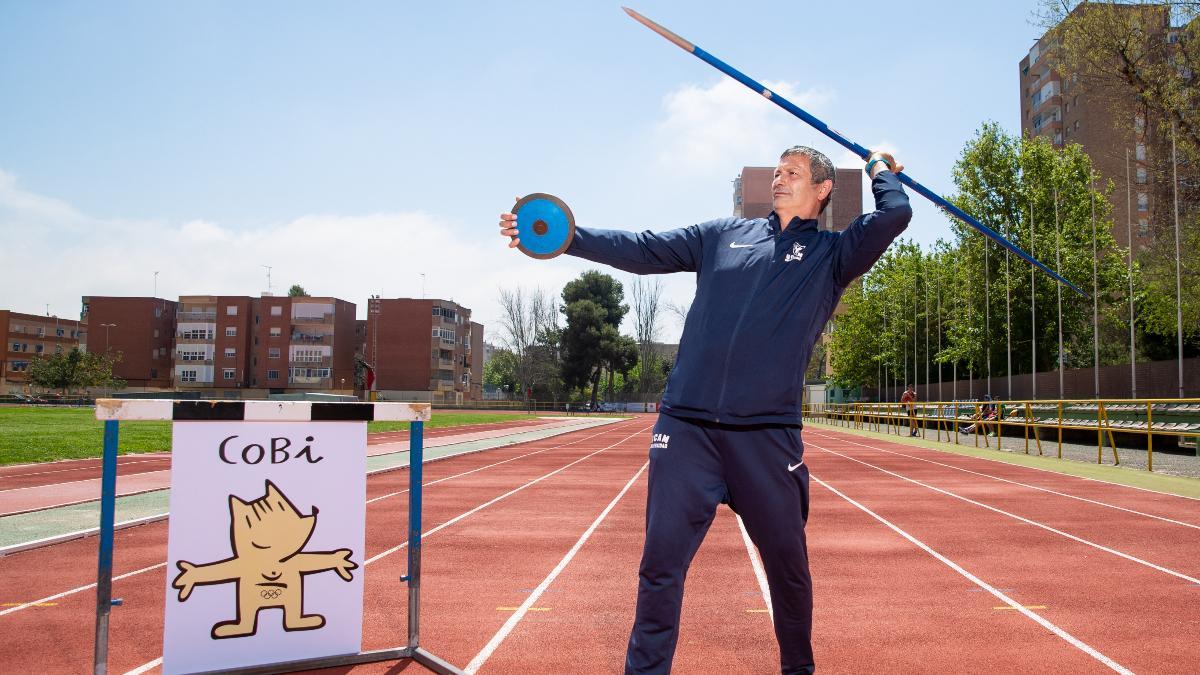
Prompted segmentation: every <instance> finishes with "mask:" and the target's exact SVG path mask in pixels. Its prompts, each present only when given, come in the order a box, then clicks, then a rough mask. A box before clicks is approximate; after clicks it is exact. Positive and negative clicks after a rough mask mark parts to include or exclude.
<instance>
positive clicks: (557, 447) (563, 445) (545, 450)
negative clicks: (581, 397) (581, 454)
mask: <svg viewBox="0 0 1200 675" xmlns="http://www.w3.org/2000/svg"><path fill="white" fill-rule="evenodd" d="M608 431H611V429H607V430H605V431H602V432H600V433H597V434H592V435H591V436H584V437H583V438H579V439H576V440H574V441H571V442H570V443H563V444H561V445H555V446H552V447H549V448H542V449H541V450H535V451H533V452H527V453H525V454H524V455H518V456H516V457H512V458H509V459H505V460H502V461H499V462H495V463H492V464H488V465H486V466H481V467H479V468H478V469H472V470H470V471H464V472H462V473H459V474H455V475H453V476H447V477H446V478H439V479H438V480H435V481H430V482H428V483H423V484H422V485H423V486H425V487H428V486H430V485H436V484H438V483H441V482H442V481H447V480H450V479H451V478H459V477H461V476H466V475H468V474H472V473H475V472H477V471H483V470H484V469H490V468H492V467H494V466H500V465H501V464H507V463H508V462H513V461H516V460H518V459H523V458H525V457H529V456H531V455H538V454H541V453H543V452H549V451H550V450H558V449H560V448H565V447H568V446H572V445H575V444H576V443H582V442H584V441H590V440H592V439H593V438H596V437H597V436H603V435H604V434H605V433H607V432H608ZM551 438H553V437H551ZM406 492H408V488H405V489H403V490H397V491H396V492H389V493H388V494H385V495H380V496H378V497H372V498H371V499H368V500H367V503H368V504H370V503H372V502H377V501H379V500H381V499H387V498H388V497H395V496H397V495H402V494H405V493H406Z"/></svg>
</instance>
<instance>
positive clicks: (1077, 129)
mask: <svg viewBox="0 0 1200 675" xmlns="http://www.w3.org/2000/svg"><path fill="white" fill-rule="evenodd" d="M1075 131H1079V120H1075Z"/></svg>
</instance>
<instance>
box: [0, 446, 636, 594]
mask: <svg viewBox="0 0 1200 675" xmlns="http://www.w3.org/2000/svg"><path fill="white" fill-rule="evenodd" d="M650 428H651V427H647V428H646V429H642V430H641V431H638V432H637V433H635V434H633V435H634V436H636V435H637V434H640V433H644V432H646V431H647V430H648V429H650ZM597 435H599V434H597ZM589 438H590V437H589ZM627 438H629V437H627ZM580 440H586V439H580ZM577 442H578V441H572V442H571V443H564V444H563V445H561V446H555V447H554V448H547V450H554V449H556V448H559V447H566V446H567V445H571V444H572V443H577ZM609 447H612V446H609ZM607 449H608V448H602V450H607ZM597 452H600V450H598V451H597ZM530 454H533V453H530ZM592 454H593V455H594V454H596V453H592ZM590 456H591V455H588V457H590ZM584 459H586V457H585V458H584ZM580 461H582V460H576V461H575V462H571V464H576V463H578V462H580ZM571 464H568V465H567V466H570V465H571ZM565 468H567V467H566V466H564V467H563V469H565ZM559 471H562V469H559ZM554 473H557V471H556V472H554ZM548 475H549V474H548ZM545 477H546V476H542V478H545ZM537 480H541V478H539V479H537ZM437 482H441V481H440V480H439V481H437ZM431 484H432V483H425V484H424V485H431ZM522 487H527V485H526V486H522ZM519 489H521V488H518V490H519ZM492 501H493V502H494V501H497V500H492ZM490 503H492V502H489V504H490ZM479 508H483V507H479ZM479 508H477V509H474V510H473V511H478V510H479ZM465 515H466V514H464V516H465ZM464 516H459V517H458V518H456V519H455V521H458V520H461V519H462V518H463V517H464ZM451 522H454V521H451ZM449 524H450V522H447V523H443V524H442V525H441V526H439V527H437V528H435V529H434V530H431V531H430V532H436V531H437V530H440V529H442V527H445V526H447V525H449ZM427 534H428V533H427ZM407 545H408V542H405V543H404V544H401V545H400V546H397V547H395V548H393V549H391V550H389V551H385V552H384V553H382V554H380V555H377V556H375V558H373V559H372V560H368V561H367V562H368V563H370V562H372V561H373V560H375V559H378V558H382V557H383V556H384V555H387V554H388V553H394V552H395V551H397V550H399V549H401V548H403V547H404V546H407ZM166 565H167V563H166V562H161V563H158V564H157V565H151V566H150V567H143V568H142V569H140V570H134V571H133V572H126V573H125V574H122V575H119V576H115V577H113V581H118V580H120V579H126V578H128V577H132V576H134V575H137V574H141V573H143V572H149V571H151V570H154V569H158V568H159V567H166ZM95 587H96V584H95V583H91V584H88V585H86V586H80V587H78V588H72V589H71V590H69V591H63V592H62V593H57V594H55V595H51V596H48V597H45V598H40V599H38V600H31V601H29V602H26V603H24V604H21V605H17V606H15V607H9V608H7V609H4V610H0V616H4V615H5V614H12V613H13V612H17V611H20V610H23V609H28V608H29V607H33V606H34V605H37V604H40V603H43V602H49V601H51V600H57V599H59V598H63V597H66V596H68V595H73V594H75V593H81V592H83V591H86V590H90V589H93V588H95Z"/></svg>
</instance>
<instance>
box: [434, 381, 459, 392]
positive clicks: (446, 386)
mask: <svg viewBox="0 0 1200 675" xmlns="http://www.w3.org/2000/svg"><path fill="white" fill-rule="evenodd" d="M429 390H430V391H454V380H430V381H429Z"/></svg>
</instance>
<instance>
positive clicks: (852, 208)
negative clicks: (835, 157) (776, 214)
mask: <svg viewBox="0 0 1200 675" xmlns="http://www.w3.org/2000/svg"><path fill="white" fill-rule="evenodd" d="M865 175H866V174H864V173H863V172H862V171H861V170H859V169H834V181H833V194H832V195H831V196H830V201H829V205H828V206H826V207H825V210H824V211H823V212H822V213H821V215H820V217H818V219H817V226H818V227H820V228H821V229H822V230H828V231H830V232H840V231H842V230H844V229H846V226H847V225H849V224H850V221H852V220H854V219H855V218H857V217H858V216H859V215H860V214H862V190H863V177H864V176H865ZM774 176H775V167H773V166H747V167H742V172H741V173H740V174H738V176H737V178H734V179H733V215H734V216H736V217H738V218H766V217H767V216H768V215H770V214H771V181H772V180H773V178H774Z"/></svg>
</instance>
